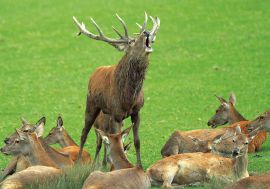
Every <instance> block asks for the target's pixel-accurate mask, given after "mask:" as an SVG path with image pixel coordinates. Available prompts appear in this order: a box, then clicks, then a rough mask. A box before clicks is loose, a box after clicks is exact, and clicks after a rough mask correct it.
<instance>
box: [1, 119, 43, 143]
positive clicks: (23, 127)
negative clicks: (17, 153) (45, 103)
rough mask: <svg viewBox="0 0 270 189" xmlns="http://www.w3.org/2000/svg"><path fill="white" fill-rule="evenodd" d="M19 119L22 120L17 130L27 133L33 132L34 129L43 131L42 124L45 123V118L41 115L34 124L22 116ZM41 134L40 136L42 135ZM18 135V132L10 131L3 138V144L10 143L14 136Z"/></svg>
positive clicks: (39, 131)
mask: <svg viewBox="0 0 270 189" xmlns="http://www.w3.org/2000/svg"><path fill="white" fill-rule="evenodd" d="M21 121H22V125H21V127H20V128H19V130H21V131H23V132H25V133H28V132H33V131H35V130H37V132H38V133H40V134H41V133H42V134H43V132H44V126H45V123H46V118H45V117H42V118H41V119H40V120H39V121H38V122H37V123H36V124H31V123H29V122H28V121H26V119H24V118H23V117H21ZM42 134H41V135H40V136H42ZM17 137H18V133H17V132H14V133H12V134H11V135H10V136H9V137H7V138H5V140H4V143H5V144H7V145H8V144H11V143H13V142H14V140H15V138H17Z"/></svg>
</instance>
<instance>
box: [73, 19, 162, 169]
mask: <svg viewBox="0 0 270 189" xmlns="http://www.w3.org/2000/svg"><path fill="white" fill-rule="evenodd" d="M117 18H118V20H119V21H120V22H121V24H122V25H123V27H124V30H125V35H122V34H120V32H119V31H117V30H116V29H115V28H113V29H114V31H115V32H116V34H117V35H118V36H119V37H120V39H112V38H108V37H106V36H105V35H104V33H103V32H102V31H101V29H100V27H99V26H98V25H97V24H96V22H95V21H94V20H93V19H92V18H91V21H92V23H93V25H94V26H95V27H96V29H97V30H98V33H99V35H95V34H93V33H91V32H89V31H88V30H87V29H86V28H85V25H84V24H83V23H79V22H78V21H77V19H76V18H75V17H73V20H74V22H75V24H76V25H77V26H78V28H79V33H78V35H80V34H83V35H85V36H87V37H89V38H91V39H95V40H99V41H104V42H106V43H108V44H110V45H112V46H113V47H115V48H116V49H118V50H119V51H125V55H124V56H123V57H122V59H121V60H120V61H119V62H118V64H115V65H112V66H103V67H99V68H97V69H96V71H95V72H94V73H93V74H92V76H91V78H90V80H89V84H88V94H87V102H86V110H85V125H84V129H83V131H82V135H81V143H80V150H81V151H80V152H82V149H83V146H84V143H85V141H86V139H87V135H88V133H89V131H90V129H91V127H92V125H93V123H94V122H95V120H96V117H97V116H98V114H99V113H100V111H102V112H103V113H105V114H109V115H110V116H111V118H112V119H113V120H114V121H115V122H118V123H121V122H122V121H123V120H124V119H125V118H127V117H129V116H130V117H131V121H132V123H134V127H133V135H134V145H135V149H136V156H137V165H139V166H140V167H141V166H142V164H141V157H140V138H139V133H138V130H139V125H140V114H139V112H140V109H141V108H142V107H143V104H144V94H143V90H142V88H143V82H144V79H145V74H146V70H147V67H148V64H149V54H150V53H151V52H152V47H151V44H152V43H153V42H154V41H155V37H156V33H157V31H158V29H159V26H160V20H159V18H158V17H157V18H155V19H154V18H152V17H150V18H151V20H152V21H153V28H152V30H150V31H148V30H146V25H147V19H148V16H147V15H146V14H145V22H144V24H143V26H139V27H140V28H141V31H140V33H139V35H138V36H137V37H136V38H132V37H130V36H129V35H128V29H127V27H126V24H125V22H124V21H123V20H122V19H121V18H120V17H119V16H118V15H117ZM80 155H81V153H80Z"/></svg>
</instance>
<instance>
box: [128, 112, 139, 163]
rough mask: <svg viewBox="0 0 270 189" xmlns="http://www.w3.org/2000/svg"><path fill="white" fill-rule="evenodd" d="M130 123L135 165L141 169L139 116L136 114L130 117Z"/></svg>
mask: <svg viewBox="0 0 270 189" xmlns="http://www.w3.org/2000/svg"><path fill="white" fill-rule="evenodd" d="M131 121H132V123H133V124H134V125H133V128H132V129H133V136H134V146H135V149H136V156H137V165H138V166H139V167H141V168H142V162H141V153H140V146H141V144H140V137H139V127H140V114H139V112H136V113H134V114H132V115H131Z"/></svg>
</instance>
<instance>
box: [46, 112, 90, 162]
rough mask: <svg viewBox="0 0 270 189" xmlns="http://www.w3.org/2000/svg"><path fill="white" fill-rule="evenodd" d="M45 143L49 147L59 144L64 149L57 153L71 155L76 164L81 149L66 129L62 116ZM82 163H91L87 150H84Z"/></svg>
mask: <svg viewBox="0 0 270 189" xmlns="http://www.w3.org/2000/svg"><path fill="white" fill-rule="evenodd" d="M44 142H45V143H46V144H48V145H51V144H56V143H59V144H60V146H61V147H62V149H57V151H59V152H62V153H67V154H69V156H70V158H71V159H72V160H73V161H74V162H76V161H77V160H78V154H79V151H80V148H79V147H78V145H77V144H76V142H74V140H73V139H72V138H71V137H70V135H69V134H68V133H67V131H66V130H65V129H64V127H63V119H62V117H61V116H59V117H58V118H57V124H56V127H54V128H52V129H51V130H50V132H49V134H48V135H47V136H46V137H45V138H44ZM82 161H83V162H90V161H91V157H90V155H89V154H88V153H87V152H86V151H85V150H83V153H82Z"/></svg>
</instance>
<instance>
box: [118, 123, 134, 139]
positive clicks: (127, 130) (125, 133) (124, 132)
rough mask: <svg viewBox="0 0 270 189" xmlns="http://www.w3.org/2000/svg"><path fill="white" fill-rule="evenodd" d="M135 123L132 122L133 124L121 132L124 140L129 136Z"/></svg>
mask: <svg viewBox="0 0 270 189" xmlns="http://www.w3.org/2000/svg"><path fill="white" fill-rule="evenodd" d="M133 125H134V123H132V125H131V126H130V127H128V128H126V129H125V130H123V131H122V132H121V136H122V140H123V141H124V140H125V138H126V137H127V136H128V133H129V132H130V130H131V128H132V127H133Z"/></svg>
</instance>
